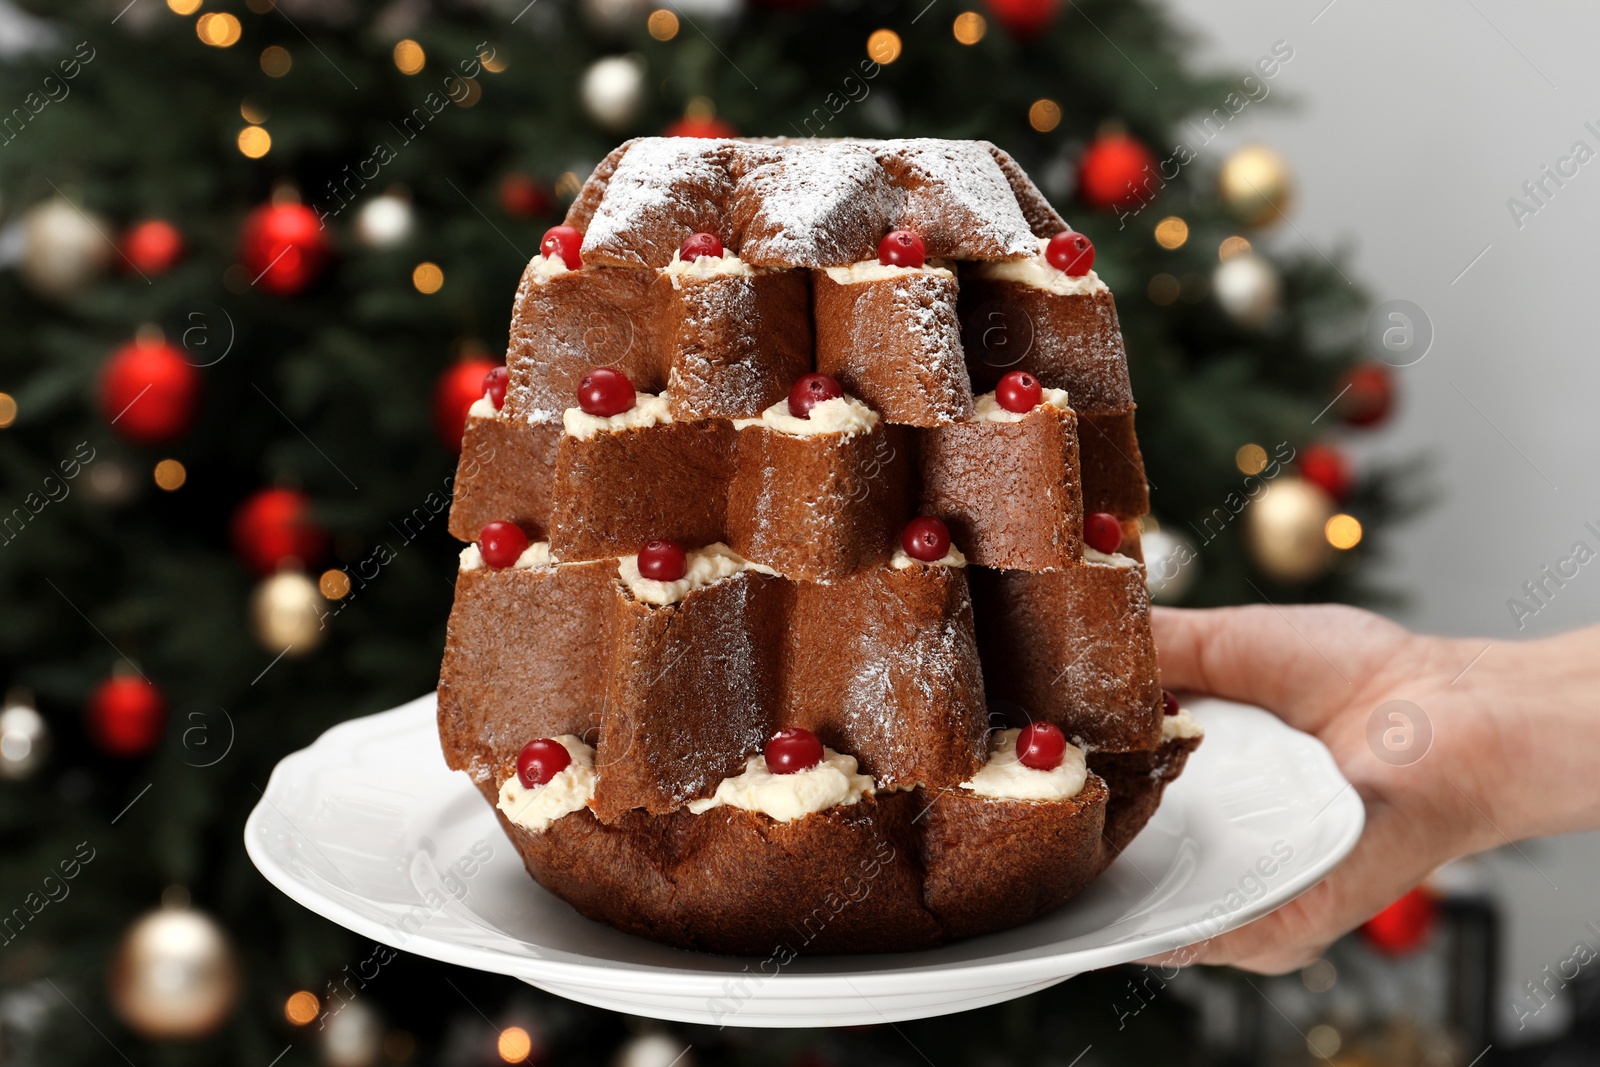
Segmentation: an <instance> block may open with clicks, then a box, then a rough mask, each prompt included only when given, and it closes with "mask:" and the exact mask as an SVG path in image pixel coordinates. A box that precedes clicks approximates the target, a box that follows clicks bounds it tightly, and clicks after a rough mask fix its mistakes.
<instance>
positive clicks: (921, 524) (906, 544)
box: [900, 515, 950, 563]
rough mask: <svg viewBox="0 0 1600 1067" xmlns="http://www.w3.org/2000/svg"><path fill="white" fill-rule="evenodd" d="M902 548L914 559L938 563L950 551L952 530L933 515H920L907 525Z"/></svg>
mask: <svg viewBox="0 0 1600 1067" xmlns="http://www.w3.org/2000/svg"><path fill="white" fill-rule="evenodd" d="M900 547H901V548H902V549H904V550H905V554H906V555H908V556H910V557H911V558H912V559H920V560H921V561H922V562H924V563H936V562H938V561H939V560H941V559H944V557H945V555H946V553H948V552H949V551H950V529H949V527H947V526H945V524H944V523H942V522H940V521H939V520H938V519H936V518H934V517H933V516H932V515H920V516H918V517H917V518H915V519H912V520H911V521H910V522H908V523H906V528H905V529H904V530H903V531H901V533H900Z"/></svg>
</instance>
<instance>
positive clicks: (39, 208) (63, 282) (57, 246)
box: [21, 196, 115, 297]
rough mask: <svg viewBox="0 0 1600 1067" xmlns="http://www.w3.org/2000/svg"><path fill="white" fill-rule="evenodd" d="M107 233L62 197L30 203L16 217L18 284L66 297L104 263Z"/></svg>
mask: <svg viewBox="0 0 1600 1067" xmlns="http://www.w3.org/2000/svg"><path fill="white" fill-rule="evenodd" d="M110 232H111V230H110V223H108V222H106V221H105V220H104V219H99V218H95V217H94V216H92V215H90V214H89V213H88V212H86V211H83V210H82V209H80V208H79V207H77V206H76V205H74V204H73V203H72V201H70V200H68V199H67V198H66V197H62V196H57V197H53V198H52V199H49V200H46V201H44V202H42V203H39V204H35V205H34V206H33V207H31V208H29V209H28V211H27V214H25V215H24V216H23V218H22V263H21V271H22V278H23V281H25V282H27V283H28V285H29V286H31V287H32V288H33V289H34V290H35V291H36V292H39V293H42V294H43V295H45V296H52V297H66V296H71V295H72V294H73V293H76V292H77V291H78V290H80V289H82V288H83V287H84V285H85V284H87V283H88V282H89V281H90V280H92V279H93V278H94V277H95V275H97V274H99V273H100V272H101V271H103V270H105V268H106V267H107V265H109V264H110V262H111V257H112V255H114V254H115V249H113V248H112V247H111V241H110V240H109V239H108V238H107V237H106V236H105V235H106V234H108V233H110Z"/></svg>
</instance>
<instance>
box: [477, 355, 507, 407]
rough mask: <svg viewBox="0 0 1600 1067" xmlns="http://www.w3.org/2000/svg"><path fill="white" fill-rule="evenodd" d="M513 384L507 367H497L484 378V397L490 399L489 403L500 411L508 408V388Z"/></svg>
mask: <svg viewBox="0 0 1600 1067" xmlns="http://www.w3.org/2000/svg"><path fill="white" fill-rule="evenodd" d="M509 384H511V372H510V371H508V370H506V369H505V367H503V366H501V367H496V368H495V369H494V370H492V371H490V372H489V373H488V374H485V375H484V376H483V395H484V396H486V397H488V398H489V403H491V404H493V405H494V409H495V410H496V411H499V410H500V409H501V408H503V407H505V406H506V386H507V385H509Z"/></svg>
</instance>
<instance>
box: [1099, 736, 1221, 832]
mask: <svg viewBox="0 0 1600 1067" xmlns="http://www.w3.org/2000/svg"><path fill="white" fill-rule="evenodd" d="M1201 740H1202V738H1199V737H1173V738H1167V739H1165V740H1163V741H1162V742H1161V745H1160V747H1159V748H1157V749H1155V750H1154V751H1147V752H1091V753H1090V754H1089V769H1090V770H1091V771H1093V772H1094V773H1095V774H1098V775H1099V776H1100V777H1102V778H1104V779H1105V780H1106V785H1107V786H1108V788H1109V789H1110V791H1111V802H1110V804H1109V805H1108V806H1107V807H1106V828H1105V839H1106V844H1107V845H1108V846H1109V847H1110V849H1111V852H1112V853H1113V856H1112V857H1110V858H1115V856H1116V855H1120V854H1121V853H1122V850H1123V849H1125V848H1127V847H1128V845H1129V844H1130V843H1132V841H1133V839H1134V838H1135V837H1137V836H1138V835H1139V831H1140V830H1143V829H1144V827H1145V824H1146V823H1148V822H1149V821H1150V817H1151V816H1152V815H1154V814H1155V813H1156V808H1157V807H1159V806H1160V804H1161V795H1162V793H1163V792H1164V791H1165V790H1166V788H1167V786H1168V785H1170V784H1171V783H1172V781H1173V779H1175V778H1177V777H1178V775H1180V774H1182V773H1183V768H1184V766H1185V764H1187V763H1188V762H1189V756H1190V755H1191V754H1192V753H1193V752H1194V750H1195V749H1197V748H1199V747H1200V742H1201ZM1110 858H1108V861H1107V862H1109V861H1110Z"/></svg>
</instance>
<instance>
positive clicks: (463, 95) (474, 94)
mask: <svg viewBox="0 0 1600 1067" xmlns="http://www.w3.org/2000/svg"><path fill="white" fill-rule="evenodd" d="M445 93H446V94H447V95H448V96H449V97H450V99H451V100H452V101H453V102H454V103H455V105H456V107H473V106H475V105H476V104H477V103H478V101H479V100H482V99H483V87H482V86H480V85H479V84H478V80H477V79H476V78H451V79H449V80H448V81H447V82H445Z"/></svg>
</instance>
